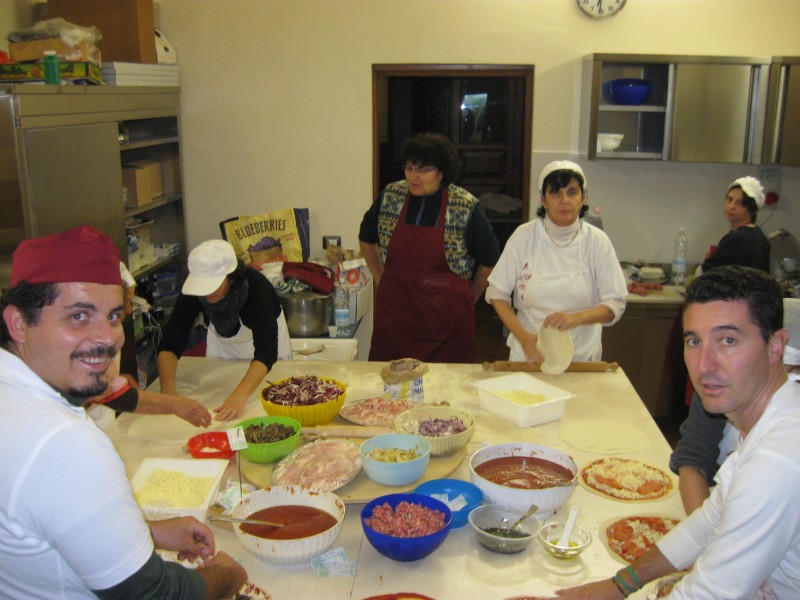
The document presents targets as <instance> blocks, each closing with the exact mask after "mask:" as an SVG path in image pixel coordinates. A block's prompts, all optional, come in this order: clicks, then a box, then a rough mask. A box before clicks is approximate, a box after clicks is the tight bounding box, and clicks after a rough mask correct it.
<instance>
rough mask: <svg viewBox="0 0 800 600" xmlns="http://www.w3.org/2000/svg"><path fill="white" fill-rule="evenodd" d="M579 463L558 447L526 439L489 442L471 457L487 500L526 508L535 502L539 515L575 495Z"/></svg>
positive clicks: (472, 469)
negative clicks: (488, 444) (491, 443)
mask: <svg viewBox="0 0 800 600" xmlns="http://www.w3.org/2000/svg"><path fill="white" fill-rule="evenodd" d="M577 473H578V465H577V464H575V461H574V460H573V458H572V457H571V456H570V455H569V454H567V453H566V452H563V451H562V450H558V449H556V448H551V447H550V446H540V445H538V444H529V443H525V442H510V443H505V444H494V445H491V446H486V447H484V448H481V449H480V450H478V451H477V452H475V453H474V454H473V455H472V457H471V458H470V461H469V474H470V480H471V481H472V483H474V484H475V485H477V486H478V487H479V488H480V489H481V491H482V492H483V496H484V499H485V501H486V503H487V504H499V505H502V506H510V507H512V508H516V509H518V510H522V511H526V510H528V508H529V507H530V506H531V504H535V505H536V506H538V507H539V510H538V511H537V512H536V516H537V517H540V518H541V517H547V516H550V515H552V514H554V513H555V512H556V511H558V510H559V509H560V508H561V507H562V506H563V505H564V504H565V503H566V502H567V500H569V499H570V497H571V496H572V493H573V492H574V491H575V485H576V483H577Z"/></svg>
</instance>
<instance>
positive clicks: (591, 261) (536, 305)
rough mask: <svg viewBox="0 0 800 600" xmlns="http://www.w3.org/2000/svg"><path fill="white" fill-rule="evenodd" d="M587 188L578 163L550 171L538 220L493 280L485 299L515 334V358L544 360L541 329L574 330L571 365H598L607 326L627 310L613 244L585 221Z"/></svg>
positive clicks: (545, 173) (509, 247)
mask: <svg viewBox="0 0 800 600" xmlns="http://www.w3.org/2000/svg"><path fill="white" fill-rule="evenodd" d="M586 187H587V183H586V176H585V175H584V174H583V170H582V169H581V168H580V166H578V165H577V164H575V163H574V162H570V161H567V160H559V161H555V162H551V163H550V164H548V165H547V166H545V168H544V169H543V170H542V174H541V175H540V176H539V194H540V199H541V206H539V209H538V211H537V213H536V214H537V216H538V217H539V218H538V219H533V220H532V221H530V222H528V223H525V224H523V225H521V226H519V227H518V228H517V230H516V231H515V232H514V234H513V235H512V236H511V238H510V239H509V240H508V242H507V243H506V246H505V249H504V250H503V253H502V255H501V256H500V260H499V261H498V262H497V265H495V268H494V270H493V271H492V274H491V275H490V276H489V288H488V289H487V291H486V300H487V302H490V303H491V304H492V305H493V306H494V308H495V310H496V311H497V314H498V316H499V317H500V318H501V319H502V321H503V323H504V324H505V326H506V327H507V328H508V329H509V331H510V332H511V333H510V335H509V337H508V346H509V347H510V348H511V352H510V360H512V361H529V362H537V363H542V362H544V358H545V357H544V356H543V354H542V352H541V350H540V348H539V346H538V345H537V342H538V337H539V334H540V333H541V330H542V329H543V328H553V329H557V330H560V331H567V332H568V333H569V336H570V338H572V344H573V347H574V353H573V360H578V361H596V360H600V357H601V350H602V348H601V344H600V334H601V325H606V326H607V325H613V324H614V323H616V322H617V321H618V320H619V318H620V317H621V316H622V313H623V311H624V310H625V297H626V296H627V294H628V290H627V286H626V285H625V277H624V275H623V273H622V268H621V267H620V264H619V260H617V255H616V253H615V252H614V247H613V246H612V245H611V241H610V240H609V239H608V236H607V235H606V234H605V233H604V232H603V231H601V230H600V229H598V228H597V227H594V226H593V225H590V224H589V223H585V222H584V221H583V220H582V219H581V218H580V217H582V216H583V215H584V214H585V212H586V209H587V208H588V206H587V205H586ZM567 341H568V340H567Z"/></svg>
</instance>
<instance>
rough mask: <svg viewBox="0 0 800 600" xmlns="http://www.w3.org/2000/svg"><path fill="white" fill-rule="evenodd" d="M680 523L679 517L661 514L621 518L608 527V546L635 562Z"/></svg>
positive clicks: (624, 558)
mask: <svg viewBox="0 0 800 600" xmlns="http://www.w3.org/2000/svg"><path fill="white" fill-rule="evenodd" d="M678 523H679V521H678V519H672V518H670V517H659V516H634V517H625V518H623V519H619V520H617V521H614V522H613V523H612V524H611V525H609V526H608V527H607V528H606V540H607V542H608V547H609V549H610V550H611V551H612V552H614V553H615V554H617V555H618V556H619V557H620V558H622V560H624V561H627V562H629V563H630V562H633V561H635V560H636V559H637V558H639V557H640V556H641V555H642V554H644V553H645V552H646V551H647V550H649V549H650V548H652V547H653V546H654V545H655V543H656V542H657V541H658V540H660V539H661V538H662V537H664V536H665V535H666V534H667V532H668V531H669V530H670V529H672V528H673V527H675V525H677V524H678Z"/></svg>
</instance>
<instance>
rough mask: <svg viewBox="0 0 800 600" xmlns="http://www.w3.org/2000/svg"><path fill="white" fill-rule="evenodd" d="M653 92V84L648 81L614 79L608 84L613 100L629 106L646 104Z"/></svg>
mask: <svg viewBox="0 0 800 600" xmlns="http://www.w3.org/2000/svg"><path fill="white" fill-rule="evenodd" d="M652 91H653V82H652V81H649V80H647V79H614V80H613V81H610V82H609V84H608V93H609V95H610V96H611V100H613V101H614V102H615V103H616V104H624V105H627V106H636V105H638V104H644V103H645V102H647V99H648V98H650V93H651V92H652Z"/></svg>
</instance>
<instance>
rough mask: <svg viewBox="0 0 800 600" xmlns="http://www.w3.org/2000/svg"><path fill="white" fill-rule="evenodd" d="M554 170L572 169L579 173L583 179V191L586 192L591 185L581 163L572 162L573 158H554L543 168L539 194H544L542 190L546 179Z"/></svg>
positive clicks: (540, 176)
mask: <svg viewBox="0 0 800 600" xmlns="http://www.w3.org/2000/svg"><path fill="white" fill-rule="evenodd" d="M553 171H572V172H574V173H577V174H578V175H580V176H581V178H582V179H583V191H584V192H585V191H586V188H588V187H589V182H588V181H586V175H584V174H583V169H581V167H580V165H578V164H577V163H574V162H572V161H571V160H554V161H553V162H551V163H548V164H546V165H545V167H544V169H542V174H541V175H539V195H542V194H544V192H543V191H542V186H543V185H544V180H545V178H546V177H547V176H548V175H550V173H552V172H553Z"/></svg>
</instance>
